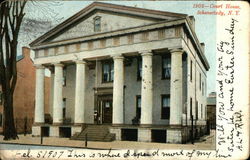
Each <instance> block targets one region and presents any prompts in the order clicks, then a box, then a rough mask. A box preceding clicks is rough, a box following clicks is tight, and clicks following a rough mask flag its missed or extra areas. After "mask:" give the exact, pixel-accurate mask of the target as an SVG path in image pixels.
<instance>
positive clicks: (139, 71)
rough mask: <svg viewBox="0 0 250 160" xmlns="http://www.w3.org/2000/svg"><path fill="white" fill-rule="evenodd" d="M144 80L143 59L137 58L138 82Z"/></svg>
mask: <svg viewBox="0 0 250 160" xmlns="http://www.w3.org/2000/svg"><path fill="white" fill-rule="evenodd" d="M141 78H142V59H141V58H137V80H141Z"/></svg>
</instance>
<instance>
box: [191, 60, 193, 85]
mask: <svg viewBox="0 0 250 160" xmlns="http://www.w3.org/2000/svg"><path fill="white" fill-rule="evenodd" d="M192 79H193V61H192V60H190V81H191V82H192Z"/></svg>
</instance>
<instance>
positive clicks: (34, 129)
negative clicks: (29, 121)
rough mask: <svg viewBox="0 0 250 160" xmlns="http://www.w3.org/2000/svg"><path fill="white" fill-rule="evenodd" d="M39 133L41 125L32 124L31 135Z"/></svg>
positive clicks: (38, 134)
mask: <svg viewBox="0 0 250 160" xmlns="http://www.w3.org/2000/svg"><path fill="white" fill-rule="evenodd" d="M40 135H41V126H32V136H40Z"/></svg>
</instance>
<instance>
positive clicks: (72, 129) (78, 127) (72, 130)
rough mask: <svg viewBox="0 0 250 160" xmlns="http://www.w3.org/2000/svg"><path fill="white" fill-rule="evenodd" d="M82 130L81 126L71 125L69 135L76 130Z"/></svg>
mask: <svg viewBox="0 0 250 160" xmlns="http://www.w3.org/2000/svg"><path fill="white" fill-rule="evenodd" d="M81 131H82V127H81V126H72V127H71V136H73V135H74V134H75V133H76V132H78V133H80V132H81Z"/></svg>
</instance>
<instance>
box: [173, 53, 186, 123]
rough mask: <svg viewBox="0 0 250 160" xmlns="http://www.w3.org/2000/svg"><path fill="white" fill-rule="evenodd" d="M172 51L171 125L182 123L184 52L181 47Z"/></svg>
mask: <svg viewBox="0 0 250 160" xmlns="http://www.w3.org/2000/svg"><path fill="white" fill-rule="evenodd" d="M170 52H171V82H170V125H181V124H182V53H183V51H182V50H181V49H172V50H170Z"/></svg>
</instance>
